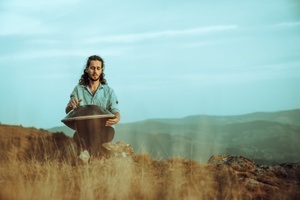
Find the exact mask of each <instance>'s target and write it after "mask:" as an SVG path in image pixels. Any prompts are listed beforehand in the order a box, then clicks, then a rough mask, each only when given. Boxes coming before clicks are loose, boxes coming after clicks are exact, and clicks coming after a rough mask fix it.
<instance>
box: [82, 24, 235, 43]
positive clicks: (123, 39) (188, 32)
mask: <svg viewBox="0 0 300 200" xmlns="http://www.w3.org/2000/svg"><path fill="white" fill-rule="evenodd" d="M237 28H238V26H236V25H221V26H208V27H200V28H193V29H185V30H163V31H157V32H146V33H133V34H124V35H112V36H103V37H99V36H98V37H94V38H89V39H87V40H86V42H88V43H95V42H108V43H129V42H138V41H142V40H149V39H156V38H161V37H164V38H167V37H180V36H192V35H199V34H208V33H214V32H221V31H229V30H234V29H237Z"/></svg>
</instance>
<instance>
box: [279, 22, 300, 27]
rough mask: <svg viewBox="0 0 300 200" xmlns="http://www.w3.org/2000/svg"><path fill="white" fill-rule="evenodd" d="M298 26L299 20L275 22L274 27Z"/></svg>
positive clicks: (299, 24)
mask: <svg viewBox="0 0 300 200" xmlns="http://www.w3.org/2000/svg"><path fill="white" fill-rule="evenodd" d="M298 26H300V22H283V23H279V24H276V25H275V26H274V27H275V28H292V27H298Z"/></svg>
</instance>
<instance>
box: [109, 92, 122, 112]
mask: <svg viewBox="0 0 300 200" xmlns="http://www.w3.org/2000/svg"><path fill="white" fill-rule="evenodd" d="M118 104H119V101H118V98H117V96H116V94H115V92H114V90H113V89H111V97H110V106H109V110H110V112H112V113H117V112H120V110H119V106H118Z"/></svg>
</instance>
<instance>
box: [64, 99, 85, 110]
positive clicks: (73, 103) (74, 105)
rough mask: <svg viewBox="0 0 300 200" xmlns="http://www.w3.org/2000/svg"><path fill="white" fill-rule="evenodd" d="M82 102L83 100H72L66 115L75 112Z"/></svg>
mask: <svg viewBox="0 0 300 200" xmlns="http://www.w3.org/2000/svg"><path fill="white" fill-rule="evenodd" d="M81 101H82V99H76V98H74V99H71V100H70V101H69V103H68V106H67V107H66V113H68V112H70V111H71V110H73V109H74V108H77V106H78V105H79V103H80V102H81Z"/></svg>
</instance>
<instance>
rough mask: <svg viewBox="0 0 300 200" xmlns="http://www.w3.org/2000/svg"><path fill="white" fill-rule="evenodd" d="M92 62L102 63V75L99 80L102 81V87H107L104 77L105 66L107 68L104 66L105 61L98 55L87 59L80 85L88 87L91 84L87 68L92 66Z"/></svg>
mask: <svg viewBox="0 0 300 200" xmlns="http://www.w3.org/2000/svg"><path fill="white" fill-rule="evenodd" d="M92 60H98V61H100V62H101V63H102V73H101V74H100V79H99V80H100V83H101V84H102V85H106V84H107V81H106V79H105V78H104V76H105V74H104V66H105V65H104V60H103V59H102V58H101V57H100V56H97V55H92V56H90V57H89V58H88V59H87V62H86V65H85V68H84V70H83V74H82V75H81V78H80V79H79V85H88V84H89V75H88V73H87V72H86V68H88V67H89V66H90V63H91V61H92Z"/></svg>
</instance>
